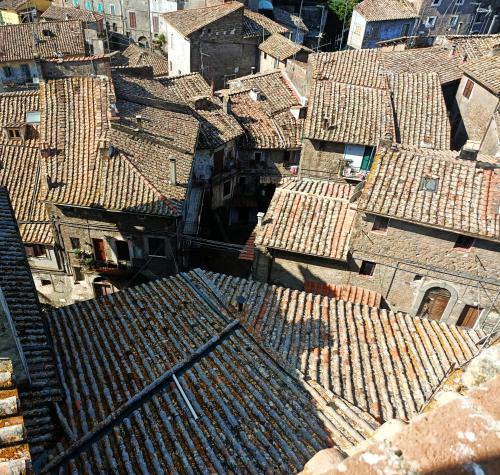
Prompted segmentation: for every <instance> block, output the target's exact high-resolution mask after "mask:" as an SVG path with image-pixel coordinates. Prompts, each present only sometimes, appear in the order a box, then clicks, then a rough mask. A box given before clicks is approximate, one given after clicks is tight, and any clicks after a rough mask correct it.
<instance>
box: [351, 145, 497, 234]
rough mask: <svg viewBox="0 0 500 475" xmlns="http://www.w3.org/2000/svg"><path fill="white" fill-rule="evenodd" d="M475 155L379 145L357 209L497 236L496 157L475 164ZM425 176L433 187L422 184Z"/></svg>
mask: <svg viewBox="0 0 500 475" xmlns="http://www.w3.org/2000/svg"><path fill="white" fill-rule="evenodd" d="M481 161H483V159H482V157H481V156H479V158H478V161H474V160H464V159H461V158H459V157H458V152H451V151H449V152H446V151H432V150H424V149H423V150H406V149H404V148H400V149H396V150H385V149H381V150H380V151H378V152H377V155H376V156H375V159H374V163H373V166H372V169H371V171H370V174H369V176H368V179H367V181H366V185H365V188H364V190H363V193H362V195H361V198H360V199H359V201H358V202H357V206H358V209H359V210H365V211H367V212H368V213H374V214H381V215H385V216H390V217H393V218H396V219H401V220H403V221H412V222H418V223H421V224H423V225H427V226H431V227H438V228H444V229H450V230H452V231H454V232H457V233H464V234H472V235H477V236H480V237H484V238H487V239H494V240H499V239H500V213H499V207H498V196H499V194H500V175H499V169H498V160H497V161H496V166H495V164H494V163H495V160H494V159H492V161H493V163H491V162H490V165H491V166H486V167H482V166H477V165H478V162H481ZM479 165H480V163H479ZM425 179H432V180H435V186H436V187H437V188H436V191H435V192H433V191H426V190H424V189H422V184H423V180H425Z"/></svg>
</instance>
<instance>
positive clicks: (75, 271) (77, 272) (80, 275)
mask: <svg viewBox="0 0 500 475" xmlns="http://www.w3.org/2000/svg"><path fill="white" fill-rule="evenodd" d="M73 275H74V276H75V282H81V281H82V280H84V276H83V272H82V268H81V267H73Z"/></svg>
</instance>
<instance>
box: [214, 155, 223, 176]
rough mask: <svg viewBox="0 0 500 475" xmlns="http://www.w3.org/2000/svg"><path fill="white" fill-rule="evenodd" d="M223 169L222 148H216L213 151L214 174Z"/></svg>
mask: <svg viewBox="0 0 500 475" xmlns="http://www.w3.org/2000/svg"><path fill="white" fill-rule="evenodd" d="M223 171H224V150H217V152H215V153H214V175H219V174H220V173H222V172H223Z"/></svg>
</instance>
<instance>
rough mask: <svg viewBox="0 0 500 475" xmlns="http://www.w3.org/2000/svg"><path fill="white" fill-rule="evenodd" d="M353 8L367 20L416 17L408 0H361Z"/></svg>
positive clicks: (416, 14)
mask: <svg viewBox="0 0 500 475" xmlns="http://www.w3.org/2000/svg"><path fill="white" fill-rule="evenodd" d="M354 10H355V11H357V12H358V13H359V14H360V15H362V16H363V17H364V19H365V20H366V21H367V22H371V21H390V20H405V19H412V18H417V17H418V13H417V11H416V10H415V7H414V6H413V5H412V3H411V2H410V1H406V0H382V1H380V0H363V1H362V2H361V3H358V4H357V5H356V6H355V7H354Z"/></svg>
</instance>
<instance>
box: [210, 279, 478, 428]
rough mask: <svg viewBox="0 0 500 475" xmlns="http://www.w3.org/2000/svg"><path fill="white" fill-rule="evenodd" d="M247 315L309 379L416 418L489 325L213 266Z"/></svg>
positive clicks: (388, 412)
mask: <svg viewBox="0 0 500 475" xmlns="http://www.w3.org/2000/svg"><path fill="white" fill-rule="evenodd" d="M207 275H209V277H210V278H211V279H212V280H214V282H215V283H216V285H217V286H218V287H219V289H220V291H221V293H222V295H224V296H225V298H226V299H227V300H228V301H230V302H232V304H233V305H236V299H237V298H238V296H243V297H245V298H246V303H245V308H244V312H243V314H244V318H245V322H246V323H247V324H248V325H249V326H250V327H252V328H253V329H254V331H255V332H256V333H257V334H259V335H260V336H261V338H262V340H263V342H264V343H265V344H266V345H267V346H269V347H271V348H273V349H274V351H275V352H276V353H277V354H279V355H281V356H282V357H283V358H284V359H286V361H288V362H289V364H291V365H293V366H295V367H296V368H297V369H299V370H300V371H301V373H302V374H304V376H305V377H306V379H308V378H309V379H310V380H312V381H315V382H317V383H318V384H320V385H322V386H323V387H324V388H327V389H329V390H331V391H332V392H334V393H336V394H338V395H339V396H341V397H342V398H344V399H346V400H348V401H349V402H351V403H353V404H354V405H356V406H357V407H359V408H361V409H364V410H366V411H368V412H369V413H370V414H371V415H372V416H373V417H375V418H378V419H379V420H381V421H382V420H388V419H391V418H393V417H398V418H402V419H408V418H410V417H412V416H414V415H416V414H417V413H418V412H419V410H420V409H421V407H422V406H423V405H424V403H425V402H426V401H427V400H428V399H429V398H430V397H431V396H432V395H433V393H434V391H435V390H436V388H437V387H438V386H439V384H440V382H441V380H442V379H443V377H444V376H445V375H446V374H447V372H448V371H449V370H450V369H451V368H452V365H453V364H454V363H457V364H461V363H464V362H465V361H467V360H468V359H470V358H471V357H472V356H473V355H475V354H476V353H477V352H478V350H479V344H478V342H479V341H480V339H481V338H482V337H483V336H484V334H483V333H482V332H480V331H479V332H478V331H473V330H468V329H464V328H460V327H454V326H450V325H446V324H444V323H441V322H437V321H433V320H426V319H421V318H418V317H410V316H409V315H406V314H401V313H397V314H395V313H392V312H390V311H387V310H383V309H377V308H370V307H368V306H366V305H359V304H353V303H350V302H345V301H342V300H334V299H330V298H328V297H324V296H321V295H314V294H308V293H305V292H300V291H297V290H291V289H287V288H283V287H277V286H272V285H269V284H264V283H261V282H254V281H249V280H244V279H240V278H237V277H231V276H226V275H218V274H211V273H208V274H207Z"/></svg>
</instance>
